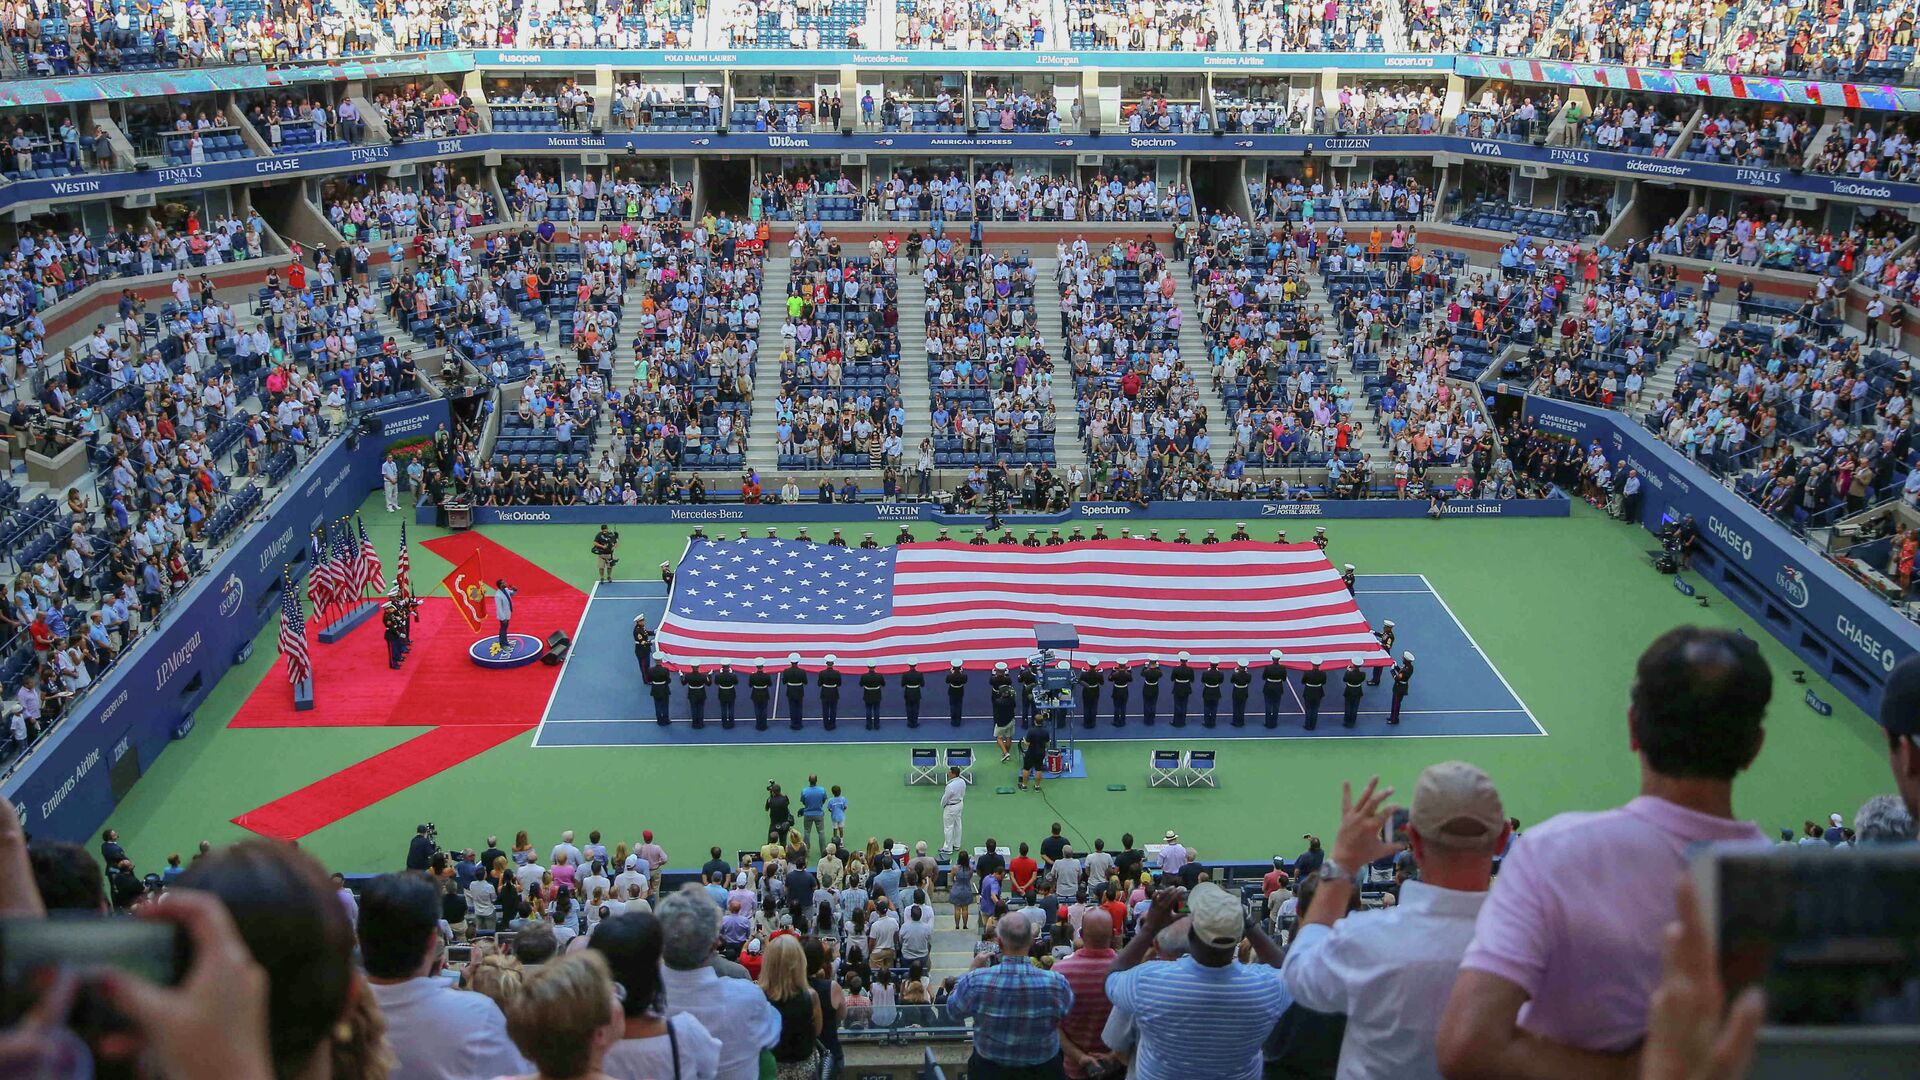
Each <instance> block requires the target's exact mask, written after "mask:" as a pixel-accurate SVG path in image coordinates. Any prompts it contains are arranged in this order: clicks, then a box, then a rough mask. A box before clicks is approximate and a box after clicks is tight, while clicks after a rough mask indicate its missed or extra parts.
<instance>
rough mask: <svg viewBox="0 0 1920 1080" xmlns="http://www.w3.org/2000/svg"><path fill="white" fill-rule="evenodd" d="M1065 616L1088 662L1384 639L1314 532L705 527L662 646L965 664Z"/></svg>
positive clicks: (719, 655) (1342, 647) (1381, 659)
mask: <svg viewBox="0 0 1920 1080" xmlns="http://www.w3.org/2000/svg"><path fill="white" fill-rule="evenodd" d="M1040 623H1070V624H1072V625H1073V626H1074V627H1076V628H1077V629H1078V631H1079V637H1080V648H1079V649H1078V650H1076V651H1075V653H1074V659H1075V660H1076V661H1078V662H1080V663H1083V664H1084V663H1088V662H1099V663H1104V662H1107V661H1116V660H1126V661H1130V662H1131V661H1141V660H1146V659H1148V658H1150V657H1151V658H1155V659H1159V660H1162V661H1172V660H1174V659H1175V658H1176V657H1177V656H1178V655H1179V654H1180V653H1181V652H1190V653H1192V654H1193V659H1194V660H1195V661H1200V662H1206V661H1212V660H1219V661H1222V662H1233V661H1239V660H1242V659H1244V660H1248V661H1252V662H1255V663H1257V664H1264V663H1267V662H1268V653H1269V652H1270V651H1271V650H1273V649H1279V650H1281V651H1282V653H1283V656H1284V659H1283V662H1284V663H1286V664H1287V665H1288V666H1290V667H1298V668H1304V667H1307V666H1309V665H1311V664H1312V663H1313V662H1314V661H1316V660H1320V661H1327V662H1329V663H1332V664H1335V665H1339V666H1344V665H1346V664H1347V663H1348V662H1349V661H1352V660H1359V661H1360V662H1361V663H1363V664H1365V665H1368V666H1384V665H1388V664H1391V663H1392V661H1391V660H1390V659H1389V658H1388V657H1387V655H1386V653H1384V652H1382V651H1381V649H1380V643H1379V641H1378V640H1376V639H1375V638H1374V636H1373V632H1372V630H1371V629H1370V628H1369V627H1368V625H1367V621H1366V619H1365V617H1364V616H1362V615H1361V614H1360V610H1359V608H1358V607H1357V606H1356V605H1355V603H1354V600H1353V597H1352V596H1351V595H1349V594H1348V593H1347V590H1346V586H1345V585H1343V584H1342V583H1341V581H1340V574H1339V572H1338V571H1336V570H1335V569H1334V568H1333V564H1332V563H1330V562H1328V561H1327V557H1326V555H1325V554H1324V553H1323V552H1321V551H1320V549H1319V548H1317V547H1315V546H1314V545H1312V544H1260V543H1226V544H1207V545H1200V544H1194V545H1184V544H1163V543H1157V542H1154V541H1151V540H1099V541H1088V542H1083V543H1077V544H1066V545H1061V546H1056V547H1040V548H1029V547H1016V546H1013V545H1002V544H990V545H987V546H985V547H977V546H972V545H967V544H955V543H921V544H910V545H907V546H905V547H883V548H868V549H860V548H834V547H828V546H826V545H824V544H809V543H805V542H802V541H797V540H732V541H712V540H708V541H697V542H695V543H693V544H691V545H690V546H689V547H688V549H687V553H686V555H685V557H683V558H682V559H681V561H680V566H679V569H678V572H677V574H676V575H675V577H674V581H673V593H672V596H671V597H670V599H669V601H668V605H667V614H666V618H665V619H664V620H662V622H661V624H660V629H659V635H658V652H657V653H656V654H655V655H656V658H657V659H659V660H660V661H661V662H662V663H665V664H667V665H668V666H669V667H676V668H678V667H685V666H687V665H689V664H703V665H712V664H717V663H720V662H722V661H725V662H728V663H732V664H735V665H739V664H751V663H753V662H755V661H756V660H759V659H762V658H764V659H766V660H767V661H768V662H770V663H776V664H784V663H785V662H786V656H787V654H788V653H791V652H798V653H799V654H800V656H801V662H802V665H803V666H805V667H810V668H812V667H819V666H821V665H822V658H823V657H825V656H826V655H827V654H828V653H832V654H834V656H835V658H836V660H837V662H838V663H839V665H840V666H842V667H843V668H845V667H855V668H859V667H864V666H866V665H868V664H874V665H877V666H878V667H880V669H881V670H883V671H886V670H897V669H901V668H904V667H905V666H906V662H907V660H908V659H917V660H918V661H919V662H920V663H921V664H922V665H923V666H925V665H928V664H936V663H937V664H938V665H940V666H942V667H944V666H945V665H947V664H949V663H951V662H952V661H953V660H956V659H957V660H960V661H962V662H963V663H964V664H965V665H966V666H967V667H969V668H984V667H991V666H993V664H994V663H995V662H997V661H1002V660H1004V661H1007V662H1009V663H1013V662H1016V661H1024V660H1025V659H1026V658H1027V657H1028V656H1029V655H1031V654H1032V652H1033V649H1034V637H1033V628H1034V626H1035V625H1036V624H1040Z"/></svg>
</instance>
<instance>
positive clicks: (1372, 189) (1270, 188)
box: [1247, 173, 1433, 224]
mask: <svg viewBox="0 0 1920 1080" xmlns="http://www.w3.org/2000/svg"><path fill="white" fill-rule="evenodd" d="M1247 200H1248V202H1249V203H1250V204H1251V205H1252V207H1253V220H1254V221H1256V222H1268V221H1280V222H1288V221H1305V222H1308V223H1309V224H1311V223H1312V222H1314V221H1316V220H1335V221H1337V220H1341V218H1342V213H1343V211H1344V213H1345V218H1346V219H1347V220H1350V221H1361V220H1383V219H1384V220H1396V221H1419V220H1422V219H1423V218H1424V217H1425V216H1426V213H1427V211H1428V209H1429V208H1430V207H1431V206H1432V200H1433V193H1432V192H1431V191H1430V190H1428V188H1427V186H1426V185H1425V184H1423V183H1422V182H1421V181H1420V179H1419V178H1418V177H1414V176H1407V177H1402V176H1400V175H1399V174H1397V173H1388V174H1386V175H1385V176H1372V177H1368V178H1367V180H1366V182H1365V183H1362V184H1357V185H1355V186H1352V187H1348V186H1347V185H1346V184H1344V183H1343V182H1341V181H1339V180H1335V181H1333V184H1332V186H1331V187H1329V186H1328V184H1327V182H1326V181H1325V180H1324V179H1323V178H1322V177H1321V176H1315V177H1313V178H1312V179H1311V180H1305V179H1302V178H1301V177H1299V176H1296V175H1291V174H1283V173H1270V174H1268V176H1267V177H1266V178H1265V179H1260V178H1257V177H1256V178H1254V179H1251V180H1248V181H1247Z"/></svg>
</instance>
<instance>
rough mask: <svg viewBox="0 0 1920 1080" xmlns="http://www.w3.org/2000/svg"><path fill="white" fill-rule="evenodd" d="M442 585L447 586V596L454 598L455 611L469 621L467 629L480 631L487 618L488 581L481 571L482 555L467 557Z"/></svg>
mask: <svg viewBox="0 0 1920 1080" xmlns="http://www.w3.org/2000/svg"><path fill="white" fill-rule="evenodd" d="M440 584H442V585H445V586H446V587H447V595H448V596H451V597H453V609H454V610H455V611H458V612H459V613H460V617H461V618H463V619H465V620H467V629H469V630H478V629H480V623H481V621H482V620H483V619H485V618H486V617H487V579H486V578H485V577H484V576H482V574H481V571H480V553H479V552H478V551H476V552H474V553H473V554H472V555H469V556H467V560H466V561H465V562H463V563H461V564H460V565H459V566H456V567H454V568H453V570H452V572H450V573H448V574H447V576H446V577H443V578H441V579H440Z"/></svg>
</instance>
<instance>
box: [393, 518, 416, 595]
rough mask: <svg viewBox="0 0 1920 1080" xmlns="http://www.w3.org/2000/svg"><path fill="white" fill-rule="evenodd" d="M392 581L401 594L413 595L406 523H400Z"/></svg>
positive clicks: (411, 560)
mask: <svg viewBox="0 0 1920 1080" xmlns="http://www.w3.org/2000/svg"><path fill="white" fill-rule="evenodd" d="M393 583H394V584H395V585H398V586H399V587H400V595H401V596H408V597H410V596H412V595H413V556H411V555H408V554H407V523H406V522H404V521H403V522H401V523H400V553H399V554H398V555H395V556H394V557H393Z"/></svg>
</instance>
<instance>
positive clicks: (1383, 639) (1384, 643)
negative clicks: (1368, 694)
mask: <svg viewBox="0 0 1920 1080" xmlns="http://www.w3.org/2000/svg"><path fill="white" fill-rule="evenodd" d="M1373 636H1374V638H1375V639H1376V640H1378V641H1379V642H1380V651H1381V652H1383V653H1386V654H1387V655H1388V656H1392V655H1393V620H1392V619H1388V620H1387V621H1386V622H1383V623H1381V624H1380V629H1378V630H1375V631H1374V632H1373ZM1384 670H1385V669H1384V668H1374V669H1373V674H1372V675H1371V676H1369V677H1368V678H1367V685H1368V686H1379V685H1380V675H1381V673H1382V672H1383V671H1384Z"/></svg>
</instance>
